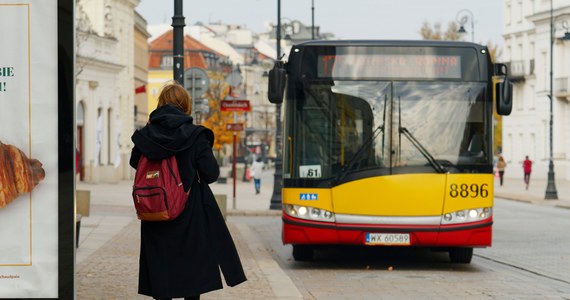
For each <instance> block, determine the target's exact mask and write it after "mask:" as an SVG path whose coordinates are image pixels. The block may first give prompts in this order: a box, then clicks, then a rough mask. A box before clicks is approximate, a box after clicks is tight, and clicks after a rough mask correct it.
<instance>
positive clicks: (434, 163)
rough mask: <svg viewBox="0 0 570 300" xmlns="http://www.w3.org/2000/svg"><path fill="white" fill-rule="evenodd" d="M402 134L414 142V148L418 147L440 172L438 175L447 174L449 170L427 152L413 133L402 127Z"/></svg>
mask: <svg viewBox="0 0 570 300" xmlns="http://www.w3.org/2000/svg"><path fill="white" fill-rule="evenodd" d="M400 133H403V134H404V136H405V137H407V138H408V140H410V142H412V144H413V145H414V147H416V148H417V149H418V150H419V151H420V153H421V154H422V155H423V156H424V157H425V158H426V159H427V161H428V162H429V163H430V164H431V166H432V167H433V168H434V169H435V170H436V171H437V172H438V173H446V172H447V169H446V168H445V167H444V166H442V165H441V164H440V163H439V162H438V161H437V160H435V158H434V157H433V156H432V155H431V154H430V153H429V152H428V151H427V149H426V148H424V146H422V144H420V142H418V140H416V138H414V136H413V135H412V133H411V132H410V131H409V130H408V129H407V128H406V127H400Z"/></svg>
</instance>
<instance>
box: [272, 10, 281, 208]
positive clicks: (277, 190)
mask: <svg viewBox="0 0 570 300" xmlns="http://www.w3.org/2000/svg"><path fill="white" fill-rule="evenodd" d="M275 39H276V40H277V60H279V59H280V57H281V0H277V31H276V35H275ZM282 167H283V162H282V156H281V103H277V104H275V174H274V177H273V178H274V179H273V194H272V195H271V201H270V204H269V209H275V210H280V209H281V188H282V184H281V180H282V178H283V176H282Z"/></svg>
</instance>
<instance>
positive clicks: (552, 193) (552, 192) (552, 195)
mask: <svg viewBox="0 0 570 300" xmlns="http://www.w3.org/2000/svg"><path fill="white" fill-rule="evenodd" d="M552 2H553V0H550V95H548V98H550V122H549V127H550V153H549V161H548V182H547V184H546V193H545V194H544V199H549V200H556V199H558V193H557V191H556V184H555V182H554V161H553V159H552V146H553V142H552V124H553V122H554V120H553V111H552V108H553V97H554V95H553V93H552V90H553V83H552V79H553V78H552V68H553V66H554V63H553V62H554V59H553V54H554V51H553V48H554V9H553V5H552Z"/></svg>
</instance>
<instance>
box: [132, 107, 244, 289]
mask: <svg viewBox="0 0 570 300" xmlns="http://www.w3.org/2000/svg"><path fill="white" fill-rule="evenodd" d="M132 140H133V142H134V144H135V147H134V148H133V150H132V153H131V159H130V164H131V166H132V167H134V168H136V166H137V164H138V161H139V158H140V154H141V152H142V153H144V154H145V155H146V156H147V157H149V158H151V159H161V158H165V157H168V156H170V155H176V159H177V161H178V169H179V170H180V176H181V177H182V182H183V183H184V187H185V189H186V190H187V189H188V188H190V187H191V191H190V196H189V198H188V203H187V205H186V208H185V209H184V211H183V212H182V214H181V215H180V216H179V217H178V218H176V219H175V220H172V221H165V222H149V221H142V222H141V249H140V259H139V293H140V294H143V295H148V296H152V297H155V298H181V297H189V296H195V295H199V294H203V293H206V292H209V291H212V290H216V289H221V288H222V281H221V277H220V269H221V270H222V272H223V273H224V278H225V280H226V284H227V285H228V286H234V285H237V284H239V283H242V282H244V281H245V280H246V277H245V274H244V272H243V268H242V265H241V262H240V259H239V256H238V253H237V251H236V248H235V245H234V242H233V240H232V237H231V235H230V232H229V231H228V228H227V226H226V223H225V221H224V219H223V216H222V214H221V212H220V209H219V207H218V205H217V203H216V200H215V198H214V195H213V194H212V191H211V190H210V187H209V186H208V184H209V183H212V182H214V181H216V180H217V178H218V176H219V174H220V169H219V167H218V163H217V161H216V159H215V158H214V155H213V152H212V144H213V142H214V134H213V133H212V131H211V130H209V129H207V128H205V127H202V126H196V125H193V124H192V117H190V116H188V115H186V114H185V113H183V112H182V111H181V110H179V109H178V108H176V107H174V106H170V105H164V106H161V107H160V108H158V109H156V110H155V111H153V112H152V113H151V115H150V124H147V125H146V126H145V127H144V128H142V129H140V130H137V131H136V132H135V133H134V134H133V136H132ZM196 171H198V174H199V179H198V178H197V177H196ZM218 266H219V267H218Z"/></svg>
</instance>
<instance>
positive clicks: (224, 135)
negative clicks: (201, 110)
mask: <svg viewBox="0 0 570 300" xmlns="http://www.w3.org/2000/svg"><path fill="white" fill-rule="evenodd" d="M209 77H210V81H211V84H210V87H209V88H208V91H207V92H206V98H207V99H208V106H209V108H210V110H209V112H208V115H207V117H206V120H204V121H203V122H202V125H203V126H205V127H207V128H209V129H210V130H212V131H213V132H214V136H215V137H216V138H215V140H214V146H213V148H214V149H215V150H217V151H220V150H222V149H223V146H224V145H226V144H231V143H232V142H233V132H231V131H227V130H226V124H227V123H233V113H231V112H222V111H221V109H220V103H221V100H223V99H224V98H226V96H227V95H228V94H229V92H230V86H229V85H228V83H227V82H225V80H224V76H223V74H220V73H213V72H212V73H210V74H209Z"/></svg>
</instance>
